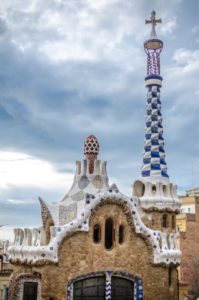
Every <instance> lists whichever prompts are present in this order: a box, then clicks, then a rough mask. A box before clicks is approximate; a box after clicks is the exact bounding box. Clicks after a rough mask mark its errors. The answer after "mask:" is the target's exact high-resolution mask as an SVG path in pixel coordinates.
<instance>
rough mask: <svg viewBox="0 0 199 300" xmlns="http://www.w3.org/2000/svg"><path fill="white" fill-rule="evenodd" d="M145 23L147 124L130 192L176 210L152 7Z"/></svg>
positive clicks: (145, 203)
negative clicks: (137, 173) (137, 174)
mask: <svg viewBox="0 0 199 300" xmlns="http://www.w3.org/2000/svg"><path fill="white" fill-rule="evenodd" d="M145 23H146V24H151V26H152V29H151V34H150V36H149V38H148V39H147V40H146V41H145V43H144V50H145V52H146V54H147V76H146V77H145V84H146V88H147V103H146V126H145V140H144V152H143V162H142V168H141V177H140V179H139V180H136V181H135V182H134V184H133V188H134V189H133V195H134V196H135V197H138V198H139V201H140V204H141V206H142V208H143V209H146V210H150V211H152V210H154V209H155V210H172V211H178V210H179V208H180V201H179V200H178V198H177V194H176V189H177V187H176V185H173V184H172V183H171V182H170V181H169V176H168V172H167V164H166V160H165V149H164V137H163V124H162V113H161V100H160V89H161V86H162V77H161V76H160V54H161V52H162V49H163V42H162V41H161V40H160V39H159V38H158V37H157V34H156V29H155V27H156V25H157V23H161V19H156V13H155V11H152V13H151V17H150V19H149V20H146V21H145ZM160 223H161V222H160Z"/></svg>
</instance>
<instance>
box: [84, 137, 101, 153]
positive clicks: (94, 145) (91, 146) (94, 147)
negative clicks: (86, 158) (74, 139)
mask: <svg viewBox="0 0 199 300" xmlns="http://www.w3.org/2000/svg"><path fill="white" fill-rule="evenodd" d="M88 154H93V155H95V156H97V155H98V154H99V142H98V140H97V138H96V137H95V136H94V135H89V136H88V137H87V138H86V140H85V141H84V155H88Z"/></svg>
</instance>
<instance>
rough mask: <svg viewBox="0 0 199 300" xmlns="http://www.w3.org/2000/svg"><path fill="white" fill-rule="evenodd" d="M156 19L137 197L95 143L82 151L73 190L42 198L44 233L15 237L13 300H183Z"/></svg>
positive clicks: (149, 58) (40, 230)
mask: <svg viewBox="0 0 199 300" xmlns="http://www.w3.org/2000/svg"><path fill="white" fill-rule="evenodd" d="M159 22H160V19H156V18H155V12H154V11H153V12H152V14H151V18H150V19H149V20H146V23H151V25H152V32H151V35H150V37H149V39H148V40H147V41H146V42H145V43H144V48H145V51H146V54H147V76H146V78H145V82H146V87H147V111H146V129H145V143H144V157H143V165H142V170H141V176H140V178H139V179H138V180H135V181H134V183H133V194H132V196H130V197H129V196H125V195H124V194H122V193H121V192H120V190H119V189H118V187H117V186H116V185H115V184H112V185H109V179H108V175H107V170H106V162H105V161H100V160H99V159H98V154H99V142H98V140H97V138H96V137H95V136H93V135H91V136H89V137H88V138H87V139H86V140H85V143H84V155H85V158H84V159H83V160H82V161H77V163H76V165H77V167H76V173H75V177H74V182H73V184H72V187H71V189H70V190H69V192H68V193H67V194H66V195H65V196H64V197H63V199H62V200H61V201H60V202H58V203H57V204H52V205H49V204H48V203H47V202H45V201H44V200H43V199H41V198H40V204H41V215H42V222H43V224H42V226H41V227H40V228H36V229H33V230H30V229H27V228H25V229H20V228H18V229H15V242H14V245H13V246H11V247H9V255H10V261H11V263H12V264H13V265H14V272H13V275H12V278H11V281H10V293H9V299H10V300H11V299H13V300H19V299H20V300H22V299H23V300H26V299H28V300H36V299H42V300H44V299H46V300H47V299H48V300H50V299H51V300H52V299H54V300H64V299H67V300H72V299H73V300H80V299H81V300H88V299H90V300H91V299H92V300H94V299H96V300H97V299H98V300H100V299H101V300H102V299H106V300H107V299H115V300H116V299H118V300H119V299H120V300H121V299H122V300H128V299H139V300H141V299H145V300H154V299H158V300H169V299H175V300H177V299H178V288H177V280H178V277H177V266H178V265H179V263H180V258H181V252H180V251H179V249H178V247H177V243H176V239H177V235H178V233H177V232H176V230H175V219H176V214H177V213H179V211H180V201H179V200H178V198H177V194H176V186H175V185H173V184H172V182H171V181H170V180H169V176H168V173H167V165H166V162H165V151H164V139H163V127H162V115H161V101H160V88H161V84H162V77H161V76H160V52H161V50H162V48H163V42H162V41H161V40H160V39H158V37H157V35H156V31H155V26H156V24H157V23H159Z"/></svg>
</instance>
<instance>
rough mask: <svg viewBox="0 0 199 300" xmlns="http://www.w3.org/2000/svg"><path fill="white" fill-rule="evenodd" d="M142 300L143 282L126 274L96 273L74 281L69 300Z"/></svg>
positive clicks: (68, 291)
mask: <svg viewBox="0 0 199 300" xmlns="http://www.w3.org/2000/svg"><path fill="white" fill-rule="evenodd" d="M91 299H92V300H95V299H96V300H121V299H122V300H138V299H139V300H142V299H143V287H142V281H141V280H140V279H139V278H138V277H136V276H134V275H132V274H129V273H126V272H112V271H104V272H96V273H89V274H85V275H83V276H79V277H77V278H74V279H72V280H71V281H70V282H69V284H68V287H67V300H91Z"/></svg>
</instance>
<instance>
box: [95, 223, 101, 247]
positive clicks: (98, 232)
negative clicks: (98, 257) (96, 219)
mask: <svg viewBox="0 0 199 300" xmlns="http://www.w3.org/2000/svg"><path fill="white" fill-rule="evenodd" d="M100 239H101V230H100V226H99V225H98V224H95V226H94V228H93V241H94V242H95V243H99V242H100Z"/></svg>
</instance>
